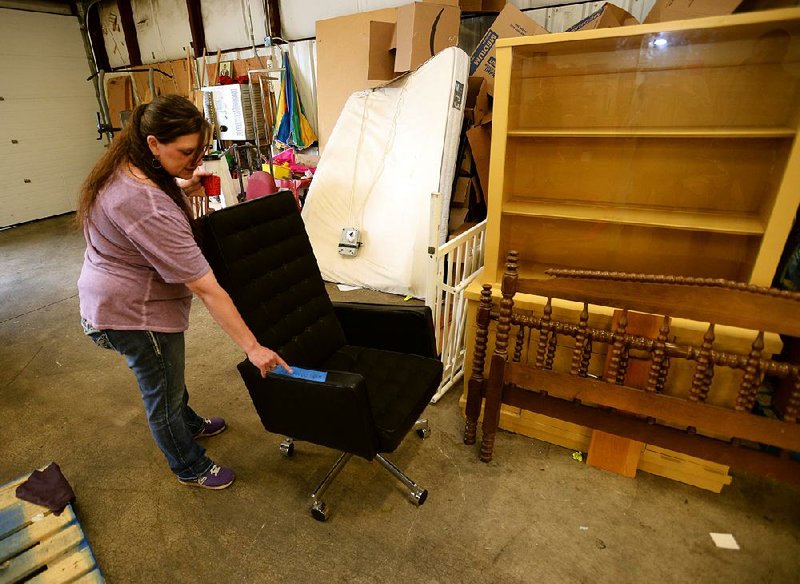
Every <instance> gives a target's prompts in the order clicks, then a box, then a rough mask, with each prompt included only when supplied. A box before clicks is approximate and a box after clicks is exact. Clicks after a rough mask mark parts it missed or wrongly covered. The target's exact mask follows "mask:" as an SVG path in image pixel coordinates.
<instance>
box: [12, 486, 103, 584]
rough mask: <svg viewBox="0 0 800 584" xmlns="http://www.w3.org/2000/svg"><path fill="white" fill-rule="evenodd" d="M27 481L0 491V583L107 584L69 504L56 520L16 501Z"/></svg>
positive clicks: (45, 511)
mask: <svg viewBox="0 0 800 584" xmlns="http://www.w3.org/2000/svg"><path fill="white" fill-rule="evenodd" d="M27 478H28V477H27V476H24V477H21V478H20V479H18V480H16V481H12V482H10V483H8V484H6V485H3V486H2V487H0V584H6V583H9V584H10V583H12V582H23V581H24V582H31V583H33V582H37V583H38V582H50V583H59V582H80V583H81V584H85V583H89V582H105V579H104V578H103V575H102V574H101V572H100V568H99V567H98V565H97V561H96V560H95V558H94V554H93V553H92V548H91V546H90V545H89V542H88V540H87V539H86V534H84V532H83V529H82V527H81V524H80V522H79V521H78V518H77V516H76V515H75V511H74V510H73V508H72V505H67V507H66V508H65V509H64V511H63V512H62V513H61V515H58V516H57V515H55V514H53V513H52V512H51V511H50V510H49V509H47V508H46V507H42V506H40V505H35V504H33V503H28V502H27V501H23V500H21V499H18V498H17V496H16V494H15V491H16V488H17V485H19V484H20V483H22V482H24V481H25V480H27Z"/></svg>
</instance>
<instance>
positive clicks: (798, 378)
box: [783, 372, 800, 423]
mask: <svg viewBox="0 0 800 584" xmlns="http://www.w3.org/2000/svg"><path fill="white" fill-rule="evenodd" d="M798 410H800V372H795V375H794V384H793V386H792V392H791V394H790V395H789V402H788V403H787V404H786V412H785V413H784V415H783V419H784V421H786V422H791V423H796V422H797V413H798Z"/></svg>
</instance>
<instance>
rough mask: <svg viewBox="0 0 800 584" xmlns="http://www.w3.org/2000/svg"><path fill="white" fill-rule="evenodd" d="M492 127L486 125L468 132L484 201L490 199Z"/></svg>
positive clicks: (468, 139)
mask: <svg viewBox="0 0 800 584" xmlns="http://www.w3.org/2000/svg"><path fill="white" fill-rule="evenodd" d="M490 127H491V126H489V125H488V124H484V125H482V126H475V127H474V128H471V129H469V130H467V141H468V142H469V148H470V151H471V152H472V160H473V161H474V163H475V170H477V171H478V180H479V181H480V184H481V190H482V191H483V197H484V199H488V197H489V156H490V154H491V150H492V132H491V129H490Z"/></svg>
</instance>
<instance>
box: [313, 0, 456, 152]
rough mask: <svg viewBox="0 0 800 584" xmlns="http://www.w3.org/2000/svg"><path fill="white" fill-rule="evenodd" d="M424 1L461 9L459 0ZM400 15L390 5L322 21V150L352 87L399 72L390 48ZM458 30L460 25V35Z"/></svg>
mask: <svg viewBox="0 0 800 584" xmlns="http://www.w3.org/2000/svg"><path fill="white" fill-rule="evenodd" d="M417 4H419V3H417ZM423 4H433V5H444V6H446V7H447V8H448V9H450V10H455V11H458V8H457V4H458V2H457V1H456V0H438V2H423ZM397 17H398V9H397V8H386V9H383V10H373V11H370V12H360V13H357V14H352V15H349V16H339V17H337V18H329V19H327V20H318V21H317V27H316V36H317V136H318V139H319V148H320V152H322V151H323V150H324V149H325V143H326V142H327V140H328V136H330V133H331V132H332V131H333V127H334V126H335V125H336V120H337V119H339V114H340V113H341V111H342V108H343V107H344V104H345V102H346V101H347V98H348V97H350V95H351V94H352V93H354V92H356V91H360V90H362V89H370V88H372V87H377V86H378V85H382V84H384V83H385V82H386V81H388V80H390V79H393V78H394V77H396V76H397V75H396V74H395V72H394V67H395V65H394V63H395V58H396V53H395V51H394V50H391V48H392V47H391V42H390V39H391V38H392V36H393V35H394V28H395V24H396V22H397ZM389 24H391V27H392V31H391V32H390V31H389V27H388V26H387V25H389ZM457 31H458V27H456V32H455V34H456V35H457V34H458V32H457ZM429 32H430V31H429ZM424 36H425V35H424V34H423V35H421V37H424ZM429 37H430V35H429V33H428V38H429Z"/></svg>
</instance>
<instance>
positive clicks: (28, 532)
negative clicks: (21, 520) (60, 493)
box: [0, 506, 76, 563]
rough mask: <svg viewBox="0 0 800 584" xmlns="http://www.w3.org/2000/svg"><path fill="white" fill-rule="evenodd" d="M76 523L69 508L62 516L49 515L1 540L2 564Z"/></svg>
mask: <svg viewBox="0 0 800 584" xmlns="http://www.w3.org/2000/svg"><path fill="white" fill-rule="evenodd" d="M74 521H76V518H75V513H74V512H73V511H72V507H71V506H67V508H66V509H64V512H63V513H61V515H55V514H54V513H49V514H48V515H46V516H45V517H44V519H42V520H41V521H35V522H34V523H31V524H30V525H28V526H27V527H25V528H24V529H21V530H19V531H17V532H15V533H13V534H12V535H10V536H8V537H5V538H2V539H0V563H1V562H5V561H6V560H8V559H9V558H11V557H13V556H16V555H18V554H20V553H22V552H23V551H24V550H26V549H27V548H29V547H31V546H32V545H34V544H36V543H39V542H41V541H43V540H45V539H47V538H48V537H50V536H52V535H54V534H56V533H58V532H59V531H61V530H62V529H64V528H65V527H66V526H67V525H69V524H71V523H73V522H74Z"/></svg>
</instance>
